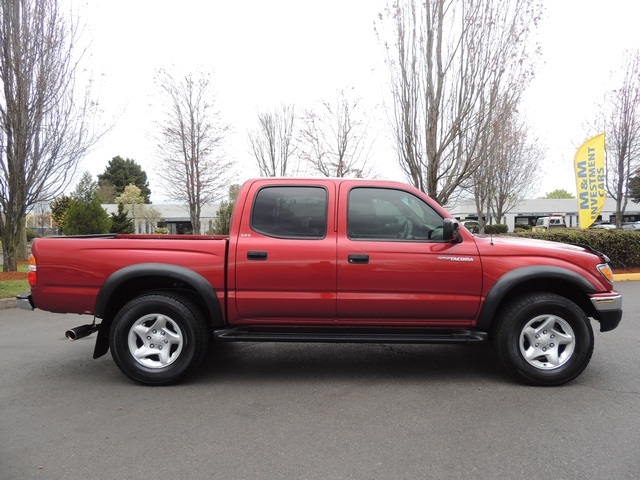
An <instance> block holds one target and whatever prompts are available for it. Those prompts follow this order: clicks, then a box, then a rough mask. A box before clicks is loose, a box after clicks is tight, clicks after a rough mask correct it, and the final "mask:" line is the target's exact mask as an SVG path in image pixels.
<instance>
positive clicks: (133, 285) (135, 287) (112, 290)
mask: <svg viewBox="0 0 640 480" xmlns="http://www.w3.org/2000/svg"><path fill="white" fill-rule="evenodd" d="M152 291H156V292H157V291H171V292H175V293H179V294H180V295H183V296H185V297H187V298H189V299H190V300H191V301H192V302H193V303H194V304H195V305H196V306H197V307H198V308H199V309H200V310H201V312H202V313H203V315H204V317H205V319H206V321H207V323H208V325H209V326H210V328H211V329H212V330H213V329H215V328H218V327H222V326H224V317H223V314H222V305H221V304H220V301H219V299H218V295H217V293H216V290H215V289H214V288H213V286H212V285H211V283H210V282H209V281H208V280H207V279H205V278H204V277H203V276H202V275H200V274H199V273H197V272H195V271H193V270H190V269H188V268H186V267H181V266H178V265H171V264H165V263H140V264H136V265H129V266H127V267H124V268H122V269H120V270H117V271H116V272H114V273H112V274H111V275H110V276H109V277H108V278H107V280H106V281H105V282H104V283H103V284H102V287H101V288H100V291H99V292H98V296H97V297H96V303H95V309H94V312H95V313H94V314H95V316H96V317H98V318H101V319H102V322H101V324H100V329H99V330H98V336H97V339H96V346H95V350H94V353H93V358H98V357H101V356H102V355H104V354H106V353H107V351H108V350H109V330H110V329H111V324H112V323H113V319H114V318H115V316H116V314H117V313H118V311H119V310H120V309H121V308H122V307H123V306H124V305H125V304H126V303H127V302H128V301H129V300H131V299H133V298H135V297H137V296H139V295H141V294H144V293H145V292H152Z"/></svg>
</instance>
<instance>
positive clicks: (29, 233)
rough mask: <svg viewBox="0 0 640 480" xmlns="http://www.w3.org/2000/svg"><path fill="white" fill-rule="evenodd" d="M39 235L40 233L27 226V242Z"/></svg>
mask: <svg viewBox="0 0 640 480" xmlns="http://www.w3.org/2000/svg"><path fill="white" fill-rule="evenodd" d="M39 236H40V235H38V233H37V232H34V231H33V230H31V229H30V228H27V242H31V241H32V240H33V239H34V238H38V237H39Z"/></svg>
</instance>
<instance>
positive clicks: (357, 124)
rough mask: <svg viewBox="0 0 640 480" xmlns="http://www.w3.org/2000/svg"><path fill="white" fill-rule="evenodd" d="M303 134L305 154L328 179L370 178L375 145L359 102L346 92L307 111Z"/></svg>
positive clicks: (314, 167)
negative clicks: (316, 108) (369, 135)
mask: <svg viewBox="0 0 640 480" xmlns="http://www.w3.org/2000/svg"><path fill="white" fill-rule="evenodd" d="M304 123H305V125H304V127H303V129H302V131H301V144H302V147H301V149H302V153H301V156H302V158H304V159H305V160H306V161H307V162H308V163H309V165H311V167H312V168H313V169H314V170H315V171H317V172H318V173H320V174H321V175H324V176H325V177H356V178H362V177H367V176H369V175H370V174H371V167H370V165H369V158H370V154H371V147H372V142H371V141H370V140H369V138H368V136H367V128H368V121H367V120H366V113H365V112H364V111H363V109H362V107H361V104H360V100H359V99H350V98H348V96H347V94H346V93H345V91H344V90H340V91H338V92H337V93H336V99H335V101H334V102H329V101H326V100H322V101H320V103H319V108H318V110H307V111H306V112H305V115H304Z"/></svg>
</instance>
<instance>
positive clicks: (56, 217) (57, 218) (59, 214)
mask: <svg viewBox="0 0 640 480" xmlns="http://www.w3.org/2000/svg"><path fill="white" fill-rule="evenodd" d="M70 203H71V197H69V196H68V195H62V196H61V197H58V198H56V199H55V200H53V201H52V202H51V203H50V204H49V208H51V217H52V218H53V221H54V222H55V223H56V225H57V227H58V228H59V229H60V231H64V227H65V225H66V224H67V212H68V211H69V205H70Z"/></svg>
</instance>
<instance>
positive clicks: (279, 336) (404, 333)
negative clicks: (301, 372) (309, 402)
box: [213, 328, 488, 343]
mask: <svg viewBox="0 0 640 480" xmlns="http://www.w3.org/2000/svg"><path fill="white" fill-rule="evenodd" d="M213 335H214V337H215V339H216V341H224V342H308V343H481V342H485V341H486V340H487V339H488V334H487V333H486V332H477V331H471V330H431V331H429V330H410V329H403V330H395V331H394V330H388V329H387V330H370V329H346V328H345V329H331V330H329V329H327V330H323V329H311V328H309V329H305V328H301V329H284V328H272V329H266V328H229V329H225V330H217V331H215V332H214V333H213Z"/></svg>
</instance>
